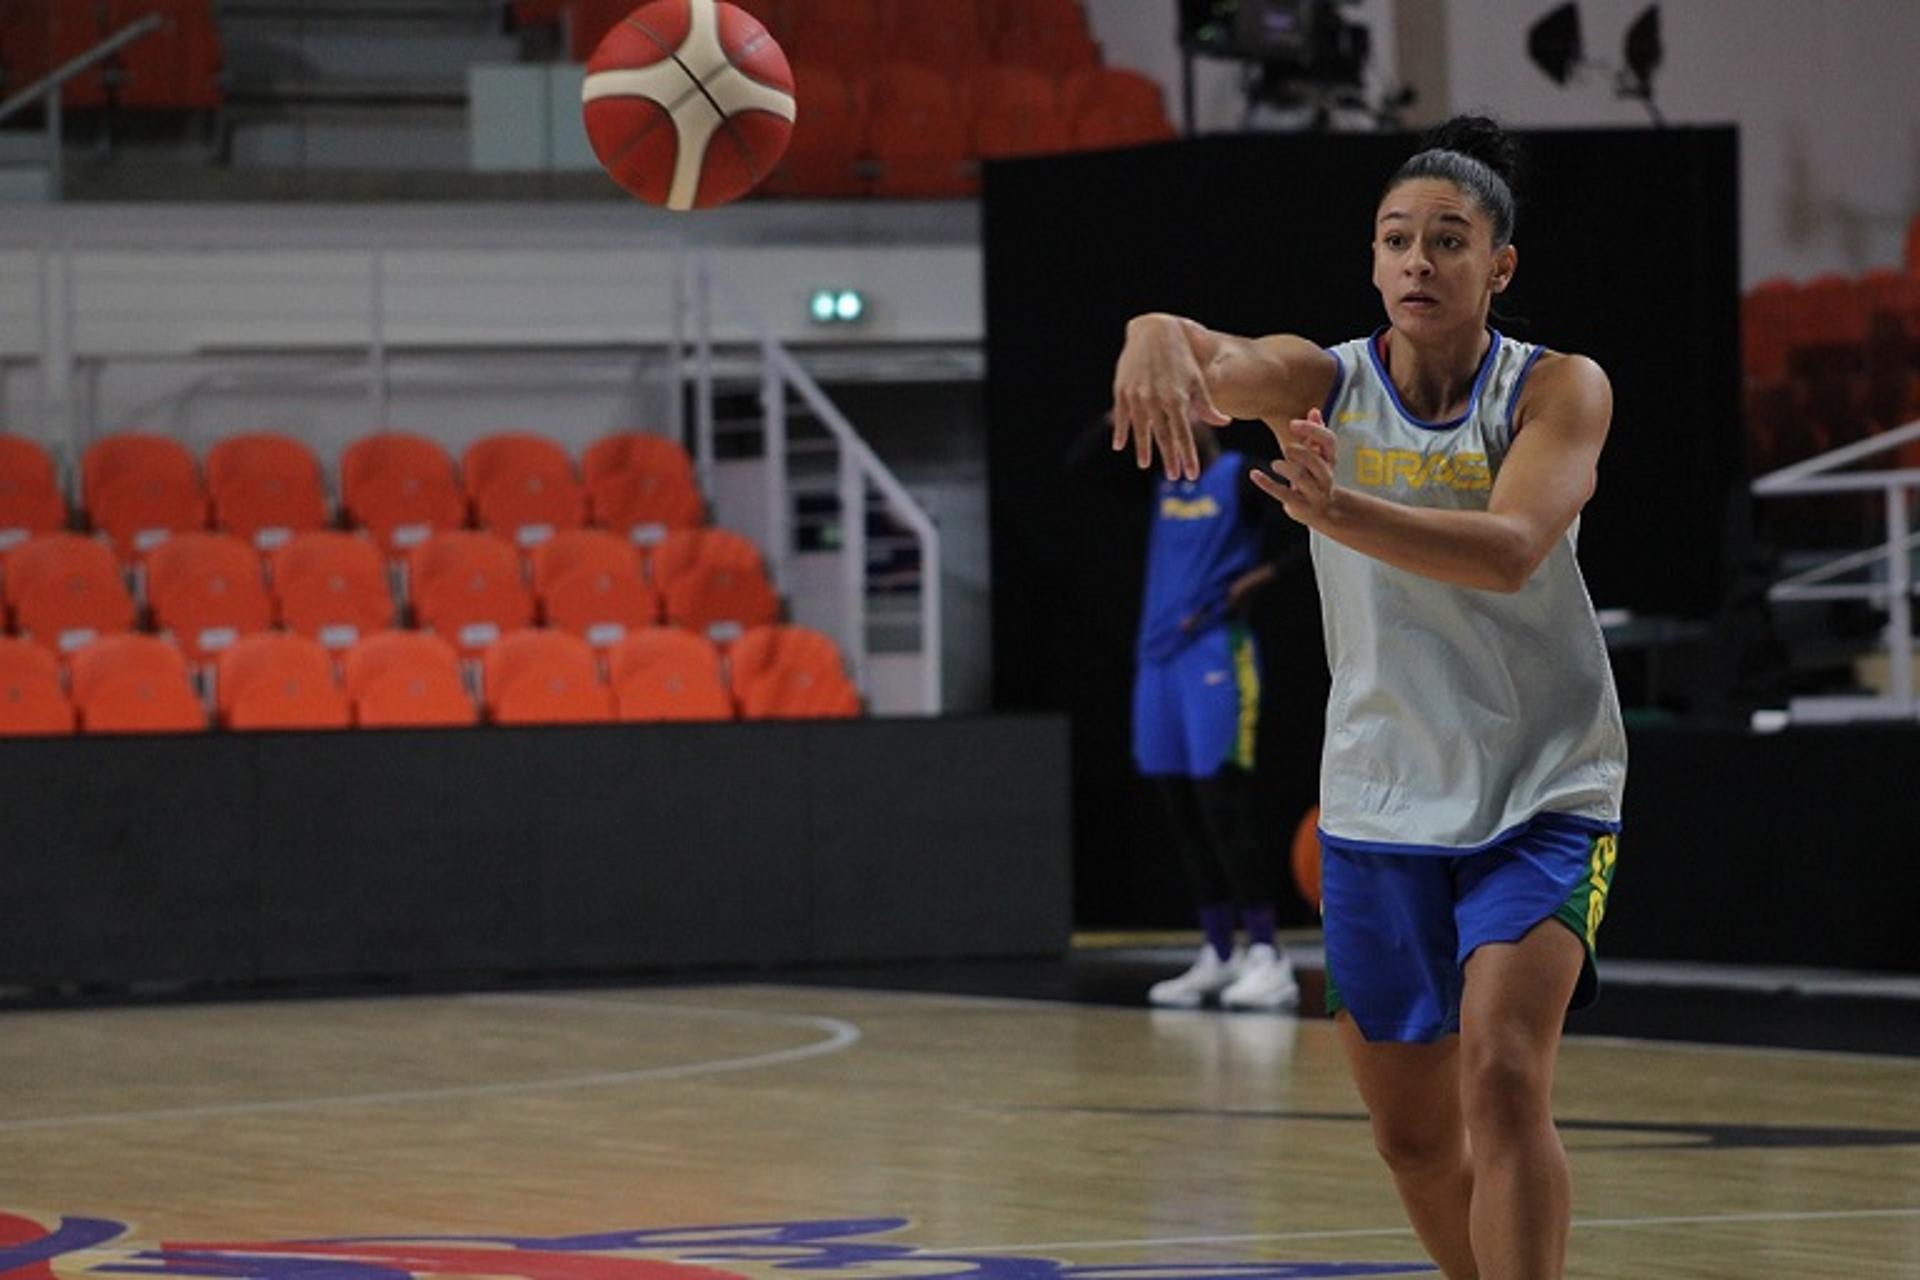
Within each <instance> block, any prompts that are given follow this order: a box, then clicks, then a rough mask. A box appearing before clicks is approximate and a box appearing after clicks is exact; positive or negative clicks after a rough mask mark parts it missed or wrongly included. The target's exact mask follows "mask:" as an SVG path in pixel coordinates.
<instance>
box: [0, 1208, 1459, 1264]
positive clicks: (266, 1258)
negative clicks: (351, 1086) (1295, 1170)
mask: <svg viewBox="0 0 1920 1280" xmlns="http://www.w3.org/2000/svg"><path fill="white" fill-rule="evenodd" d="M908 1225H909V1223H908V1220H907V1219H905V1218H857V1219H847V1220H831V1221H822V1222H757V1223H735V1224H729V1225H725V1226H712V1227H669V1228H660V1229H650V1230H648V1229H643V1230H634V1231H609V1232H605V1233H603V1234H596V1235H585V1236H559V1237H554V1238H551V1239H516V1238H511V1237H505V1236H462V1237H452V1236H436V1237H425V1238H411V1239H410V1238H399V1239H396V1238H391V1237H383V1238H377V1239H375V1238H364V1239H360V1238H356V1239H328V1240H284V1241H275V1242H270V1243H258V1242H245V1243H241V1242H235V1241H191V1242H167V1243H163V1244H159V1245H149V1246H143V1245H137V1244H133V1243H130V1242H128V1241H127V1240H126V1237H127V1234H128V1228H127V1226H126V1224H124V1223H120V1222H114V1221H112V1220H110V1219H106V1218H61V1219H60V1220H59V1222H58V1223H57V1224H51V1225H49V1224H46V1223H42V1222H40V1221H38V1220H36V1219H33V1218H28V1217H22V1216H18V1215H15V1214H9V1213H5V1212H0V1280H78V1278H79V1277H83V1276H86V1277H101V1278H102V1280H113V1278H114V1277H118V1276H128V1275H134V1276H180V1277H205V1280H479V1278H481V1277H486V1278H489V1280H491V1278H493V1277H509V1278H510V1280H757V1277H761V1276H764V1275H765V1274H766V1273H767V1272H769V1271H773V1272H781V1271H798V1272H803V1273H804V1272H818V1271H827V1272H845V1273H849V1274H851V1275H854V1276H859V1277H862V1278H863V1280H1311V1278H1313V1277H1336V1276H1407V1275H1418V1274H1424V1273H1430V1272H1432V1271H1433V1270H1434V1268H1433V1267H1432V1266H1431V1265H1430V1264H1428V1263H1424V1262H1227V1263H1214V1262H1196V1263H1178V1262H1167V1263H1147V1264H1139V1265H1125V1266H1094V1267H1077V1266H1070V1265H1068V1264H1065V1263H1060V1262H1054V1261H1051V1260H1048V1259H1045V1258H1030V1257H1017V1256H1011V1255H1007V1254H981V1255H974V1254H967V1253H943V1252H940V1251H938V1250H925V1249H921V1248H919V1247H918V1246H916V1245H911V1244H902V1243H899V1242H896V1241H883V1240H875V1239H873V1238H872V1237H874V1236H878V1235H883V1234H885V1233H888V1232H893V1231H898V1230H900V1229H902V1228H904V1227H906V1226H908Z"/></svg>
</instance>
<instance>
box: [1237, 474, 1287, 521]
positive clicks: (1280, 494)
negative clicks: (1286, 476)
mask: <svg viewBox="0 0 1920 1280" xmlns="http://www.w3.org/2000/svg"><path fill="white" fill-rule="evenodd" d="M1247 476H1248V478H1249V479H1251V480H1252V481H1253V487H1254V488H1256V489H1258V490H1259V491H1260V492H1262V493H1264V494H1266V495H1267V496H1268V497H1269V498H1272V499H1273V500H1274V501H1275V502H1277V503H1279V504H1280V505H1281V506H1283V507H1286V508H1287V514H1288V515H1292V514H1293V507H1292V506H1291V505H1290V504H1291V503H1292V501H1293V498H1294V493H1293V490H1291V489H1289V488H1287V486H1285V485H1283V484H1281V483H1280V482H1279V481H1278V480H1275V479H1274V478H1273V477H1272V476H1270V475H1268V474H1267V473H1266V472H1264V471H1249V472H1248V473H1247Z"/></svg>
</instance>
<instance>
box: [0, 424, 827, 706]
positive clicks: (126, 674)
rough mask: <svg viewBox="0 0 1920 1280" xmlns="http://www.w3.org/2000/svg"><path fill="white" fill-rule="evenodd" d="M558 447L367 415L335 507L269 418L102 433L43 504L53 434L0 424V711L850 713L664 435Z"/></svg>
mask: <svg viewBox="0 0 1920 1280" xmlns="http://www.w3.org/2000/svg"><path fill="white" fill-rule="evenodd" d="M583 461H584V462H585V464H586V465H585V472H586V474H587V475H588V476H590V477H591V484H589V483H585V482H583V481H582V480H581V479H580V472H579V469H577V468H576V465H575V461H574V459H573V458H572V457H570V456H569V455H568V453H567V452H566V450H564V449H563V448H562V447H561V446H559V445H558V444H557V443H555V442H554V441H552V440H549V439H546V438H544V437H542V436H540V435H539V434H538V433H532V432H515V433H506V434H496V435H490V436H486V437H483V438H481V439H480V440H478V441H476V442H474V443H473V444H472V445H470V446H469V447H468V448H467V449H466V450H465V451H464V453H463V455H462V458H461V461H460V464H459V465H458V467H456V465H455V463H454V461H453V458H452V456H451V455H450V454H449V453H448V452H447V451H446V450H445V449H444V448H443V447H442V446H441V445H440V444H438V443H437V442H436V441H434V440H432V439H429V438H427V437H423V436H413V435H408V434H405V433H399V432H392V433H380V434H376V435H371V436H368V437H364V438H362V439H359V440H356V441H354V442H352V443H351V444H349V445H348V446H347V448H345V449H344V450H343V451H342V453H341V457H340V460H339V472H338V475H339V491H340V494H341V500H340V502H339V504H338V507H337V511H336V507H335V504H334V502H333V501H332V499H331V498H330V497H329V495H328V493H327V491H326V487H325V472H324V468H323V466H322V464H321V462H320V460H319V459H318V458H317V457H315V456H314V455H313V454H312V452H311V451H310V450H308V449H307V447H306V446H305V445H304V444H302V443H301V442H299V441H298V440H297V439H295V438H292V437H288V436H285V435H280V434H275V433H264V432H245V433H238V434H235V435H232V436H229V437H227V438H225V439H223V440H221V441H220V442H218V443H217V444H215V445H214V446H213V447H212V448H211V449H209V450H208V452H207V456H206V458H205V460H204V465H203V463H202V460H201V459H198V458H196V457H194V455H193V454H192V453H191V452H189V451H188V450H186V449H185V447H184V446H182V445H180V444H179V442H177V441H175V440H172V439H170V438H167V437H165V436H160V435H156V434H151V433H142V432H121V433H116V434H113V435H109V436H106V437H103V438H101V439H100V440H97V441H95V442H94V443H93V444H92V445H91V446H89V447H88V448H87V449H86V450H85V452H84V454H83V456H82V461H81V465H80V467H79V468H78V471H79V475H78V477H77V484H76V488H77V494H76V497H77V500H76V501H75V502H74V503H72V504H71V512H72V514H71V516H69V514H68V512H69V509H70V508H69V504H68V503H67V500H66V496H65V493H64V491H63V489H62V487H61V485H60V483H59V477H58V469H57V467H56V466H55V464H54V460H53V458H52V457H51V456H50V455H49V454H48V453H47V452H46V451H45V450H44V449H43V448H41V447H40V446H39V445H38V444H36V443H34V442H33V441H32V440H30V439H28V438H26V437H22V436H19V435H0V522H4V523H0V599H3V600H4V602H5V612H4V621H5V632H6V634H5V635H4V636H0V734H3V735H8V736H14V735H25V734H67V733H72V732H75V731H79V732H83V733H138V732H199V731H203V730H206V729H208V728H210V727H211V728H218V729H229V730H250V729H288V728H303V729H325V728H347V727H349V726H359V727H366V728H388V727H401V726H439V727H445V726H452V725H471V724H477V723H480V722H482V721H486V722H490V723H497V724H536V723H590V722H597V721H616V720H621V721H658V720H730V719H770V718H827V717H842V716H848V715H857V714H859V713H860V711H861V699H860V695H859V693H858V691H857V690H856V689H855V687H854V685H853V683H852V681H851V680H850V679H849V678H848V675H847V671H846V667H845V664H844V661H843V659H842V657H841V655H840V654H839V652H838V650H837V649H836V648H835V646H834V643H833V641H832V640H831V639H830V638H828V637H827V636H825V635H823V634H820V633H819V632H816V631H812V630H809V629H807V628H804V627H797V626H791V625H787V624H786V623H785V622H784V621H783V616H784V607H783V605H782V602H781V600H780V597H779V596H778V594H777V593H776V591H775V588H774V586H773V583H772V582H771V581H770V579H769V578H768V576H767V573H766V570H765V567H764V565H763V563H762V560H761V557H760V553H759V551H758V549H757V548H756V547H755V546H754V545H753V543H752V542H751V541H750V540H748V539H746V538H744V537H742V536H741V535H739V534H737V533H734V532H732V531H730V530H726V529H721V528H715V527H711V526H708V525H706V524H705V522H704V515H705V512H704V504H703V502H702V500H701V498H700V495H699V493H698V491H697V490H696V489H695V488H694V483H693V468H692V466H691V462H690V460H689V459H688V458H687V456H686V454H685V452H684V450H682V449H681V448H680V446H678V445H677V444H674V443H673V442H672V441H670V440H668V439H666V438H665V437H662V436H658V435H652V434H648V433H642V432H617V433H612V434H610V435H607V436H605V437H603V438H602V439H600V440H598V441H596V442H594V443H593V444H592V445H591V446H589V447H588V448H587V449H586V450H585V453H584V458H583ZM261 477H272V478H274V479H275V480H276V481H277V483H276V484H275V485H274V486H264V485H262V484H260V483H259V481H260V478H261ZM396 477H397V478H396ZM235 486H240V487H238V488H236V487H235ZM209 487H210V488H211V489H212V490H213V494H214V497H213V499H212V500H211V501H208V499H207V496H206V495H207V490H208V488H209ZM129 493H131V494H133V495H134V498H132V499H130V498H128V496H127V495H128V494H129ZM236 493H237V494H244V495H247V497H248V501H250V502H252V503H253V505H251V506H247V507H246V508H245V511H246V515H245V518H241V517H240V514H239V513H240V506H238V505H236V503H237V502H238V499H235V498H233V497H232V496H231V495H234V494H236ZM503 493H504V494H507V495H509V496H510V499H511V500H510V501H508V500H505V499H498V498H497V495H500V494H503ZM529 494H532V495H536V496H535V497H533V498H529V497H528V496H527V495H529ZM599 494H604V495H606V497H605V500H604V501H599V500H596V498H595V495H599ZM555 495H559V496H557V497H556V496H555ZM223 496H224V500H223ZM269 499H271V500H269ZM136 500H137V501H136ZM255 500H257V501H255ZM130 502H131V503H132V504H133V510H132V512H131V514H129V512H128V511H127V509H126V507H127V505H128V504H129V503H130ZM502 502H504V504H505V505H500V504H501V503H502ZM549 504H551V505H549ZM503 513H504V514H503ZM488 523H491V525H492V527H491V528H489V527H484V526H485V525H486V524H488ZM476 526H481V527H476Z"/></svg>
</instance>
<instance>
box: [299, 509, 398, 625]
mask: <svg viewBox="0 0 1920 1280" xmlns="http://www.w3.org/2000/svg"><path fill="white" fill-rule="evenodd" d="M272 564H273V597H274V601H275V603H276V606H277V608H278V611H279V615H280V622H281V625H282V626H284V627H286V628H287V630H289V631H293V632H296V633H298V634H300V635H303V636H306V637H308V638H309V639H312V640H318V641H319V642H320V643H321V644H322V645H323V646H325V647H326V648H328V649H331V650H335V651H338V650H341V649H346V648H350V647H351V646H352V645H353V644H354V643H355V642H357V641H358V640H359V639H360V637H362V636H366V635H371V634H373V633H374V632H376V631H381V630H384V629H386V628H388V627H390V626H392V625H393V623H394V607H393V592H392V590H391V588H389V587H388V585H387V568H386V561H385V560H384V559H383V558H382V557H381V554H380V548H379V547H378V546H376V545H375V544H374V543H373V541H372V540H371V539H368V538H364V537H361V536H360V535H359V534H355V533H342V532H339V531H338V530H332V529H315V530H311V531H309V532H306V533H300V534H296V535H294V538H293V541H291V542H289V543H288V544H287V545H286V546H284V547H282V548H281V549H280V550H279V551H277V552H275V553H274V556H273V561H272Z"/></svg>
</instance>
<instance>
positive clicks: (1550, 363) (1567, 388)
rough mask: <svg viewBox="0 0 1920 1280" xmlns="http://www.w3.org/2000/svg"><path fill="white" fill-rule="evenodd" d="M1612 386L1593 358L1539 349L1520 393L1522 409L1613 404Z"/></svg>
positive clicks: (1573, 353) (1568, 352)
mask: <svg viewBox="0 0 1920 1280" xmlns="http://www.w3.org/2000/svg"><path fill="white" fill-rule="evenodd" d="M1612 396H1613V384H1612V383H1611V382H1610V381H1609V380H1608V378H1607V371H1606V370H1605V369H1603V368H1601V367H1600V362H1599V361H1598V360H1595V359H1594V358H1593V357H1592V356H1587V355H1581V354H1580V353H1578V352H1574V351H1554V350H1552V349H1550V348H1547V347H1540V348H1539V349H1538V350H1537V351H1536V353H1535V354H1534V356H1533V359H1532V362H1531V367H1530V368H1529V369H1528V370H1527V380H1526V382H1525V384H1524V385H1523V386H1522V387H1521V389H1520V408H1521V409H1522V410H1525V409H1526V408H1528V407H1529V406H1537V405H1541V404H1553V403H1560V402H1563V401H1574V402H1587V401H1592V400H1595V399H1605V400H1607V401H1611V399H1612Z"/></svg>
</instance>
